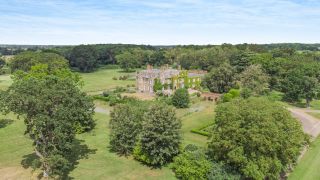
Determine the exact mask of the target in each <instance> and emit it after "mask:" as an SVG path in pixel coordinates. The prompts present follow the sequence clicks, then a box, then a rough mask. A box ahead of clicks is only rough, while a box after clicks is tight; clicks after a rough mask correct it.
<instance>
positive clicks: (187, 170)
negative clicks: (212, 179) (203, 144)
mask: <svg viewBox="0 0 320 180" xmlns="http://www.w3.org/2000/svg"><path fill="white" fill-rule="evenodd" d="M171 168H172V169H173V171H174V172H175V174H176V177H177V178H179V179H183V180H189V179H190V180H202V179H207V174H208V173H209V172H210V170H211V168H212V165H211V162H210V161H209V160H208V158H207V156H206V154H205V152H204V151H203V150H202V149H199V148H197V147H196V146H194V145H188V146H187V147H186V148H185V150H184V152H183V153H182V154H180V155H179V156H177V157H175V158H174V161H173V164H172V165H171Z"/></svg>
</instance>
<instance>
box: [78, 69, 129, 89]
mask: <svg viewBox="0 0 320 180" xmlns="http://www.w3.org/2000/svg"><path fill="white" fill-rule="evenodd" d="M123 75H129V76H130V78H129V79H128V80H113V79H112V78H113V77H117V78H119V77H120V76H123ZM134 75H135V73H124V72H122V71H121V70H120V69H99V70H97V71H95V72H93V73H81V76H82V79H83V81H84V82H85V84H84V87H83V90H84V91H86V92H88V93H89V94H97V93H101V92H102V91H104V90H106V89H112V88H115V87H116V86H127V85H133V84H135V77H134Z"/></svg>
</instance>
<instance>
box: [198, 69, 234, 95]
mask: <svg viewBox="0 0 320 180" xmlns="http://www.w3.org/2000/svg"><path fill="white" fill-rule="evenodd" d="M234 73H235V70H234V68H233V67H232V66H230V64H227V63H224V64H222V65H221V66H219V67H217V68H213V69H212V70H211V71H210V73H208V74H207V75H206V76H205V78H204V84H205V86H206V87H207V88H208V89H209V90H210V91H211V92H216V93H225V92H228V91H229V90H230V89H231V88H232V87H233V86H234V80H235V78H234Z"/></svg>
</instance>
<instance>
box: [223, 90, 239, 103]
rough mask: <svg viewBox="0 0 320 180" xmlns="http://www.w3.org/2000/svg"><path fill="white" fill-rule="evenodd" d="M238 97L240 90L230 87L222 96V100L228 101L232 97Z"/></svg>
mask: <svg viewBox="0 0 320 180" xmlns="http://www.w3.org/2000/svg"><path fill="white" fill-rule="evenodd" d="M237 97H240V91H239V90H238V89H230V91H229V92H228V93H226V94H224V95H223V96H222V101H223V102H230V101H231V100H232V99H234V98H237Z"/></svg>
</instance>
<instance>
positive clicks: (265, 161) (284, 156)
mask: <svg viewBox="0 0 320 180" xmlns="http://www.w3.org/2000/svg"><path fill="white" fill-rule="evenodd" d="M306 143H307V137H306V135H305V134H304V133H303V130H302V127H301V124H300V123H299V122H298V121H297V120H296V119H294V118H292V117H291V114H290V113H289V112H288V111H287V110H286V109H285V108H284V107H282V106H281V105H278V104H276V103H274V102H271V101H268V100H266V99H263V98H249V99H237V100H234V101H231V102H229V103H222V104H219V105H218V107H217V108H216V117H215V125H214V127H213V129H212V132H211V138H210V143H209V146H208V148H209V154H210V157H211V158H213V159H214V160H216V161H221V162H223V163H225V164H226V165H229V166H231V167H233V168H235V169H236V170H237V171H239V172H240V173H241V174H242V175H243V176H244V177H245V178H250V179H266V178H267V179H279V176H280V173H281V172H285V171H286V170H287V169H288V168H289V167H290V166H292V165H293V164H294V163H296V161H297V158H298V156H299V154H300V152H301V150H302V148H303V147H304V145H305V144H306Z"/></svg>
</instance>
